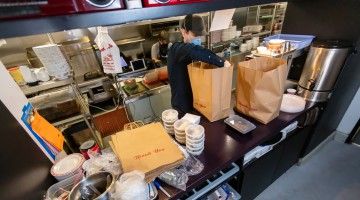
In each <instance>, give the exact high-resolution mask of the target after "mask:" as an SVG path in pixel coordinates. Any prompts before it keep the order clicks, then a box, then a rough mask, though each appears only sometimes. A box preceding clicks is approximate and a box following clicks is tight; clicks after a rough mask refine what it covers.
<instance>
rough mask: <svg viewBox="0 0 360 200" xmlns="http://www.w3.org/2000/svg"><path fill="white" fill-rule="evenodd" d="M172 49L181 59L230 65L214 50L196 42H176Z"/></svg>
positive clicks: (220, 65) (221, 65)
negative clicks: (195, 43)
mask: <svg viewBox="0 0 360 200" xmlns="http://www.w3.org/2000/svg"><path fill="white" fill-rule="evenodd" d="M170 51H174V52H177V54H176V55H177V56H178V57H179V59H186V60H188V62H192V61H202V62H205V63H209V64H212V65H215V66H218V67H224V66H227V65H228V62H227V63H225V60H224V59H222V58H220V57H219V56H217V55H216V54H215V53H214V52H212V51H210V50H209V49H205V48H203V47H201V46H197V45H194V44H189V43H174V44H173V45H172V47H171V49H170Z"/></svg>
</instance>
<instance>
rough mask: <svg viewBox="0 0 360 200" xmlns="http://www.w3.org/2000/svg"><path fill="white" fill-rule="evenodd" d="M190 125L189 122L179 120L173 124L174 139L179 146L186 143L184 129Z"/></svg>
mask: <svg viewBox="0 0 360 200" xmlns="http://www.w3.org/2000/svg"><path fill="white" fill-rule="evenodd" d="M190 125H191V122H190V121H188V120H186V119H180V120H177V121H176V122H175V123H174V130H175V139H176V141H178V142H179V143H180V144H185V142H186V137H185V136H186V134H185V129H186V128H187V127H188V126H190Z"/></svg>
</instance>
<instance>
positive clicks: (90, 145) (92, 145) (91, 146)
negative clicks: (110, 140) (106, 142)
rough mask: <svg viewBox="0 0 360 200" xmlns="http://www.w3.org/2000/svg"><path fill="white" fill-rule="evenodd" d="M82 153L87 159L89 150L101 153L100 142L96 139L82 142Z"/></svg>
mask: <svg viewBox="0 0 360 200" xmlns="http://www.w3.org/2000/svg"><path fill="white" fill-rule="evenodd" d="M79 149H80V153H81V154H82V155H83V156H84V157H85V159H89V158H90V157H89V154H88V151H89V150H90V151H92V152H96V153H99V154H101V150H100V147H99V145H98V144H96V142H95V141H94V140H88V141H86V142H84V143H82V144H81V146H80V147H79Z"/></svg>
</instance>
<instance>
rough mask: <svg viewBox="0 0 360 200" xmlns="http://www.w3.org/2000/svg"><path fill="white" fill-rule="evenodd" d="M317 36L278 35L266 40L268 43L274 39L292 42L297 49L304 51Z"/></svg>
mask: <svg viewBox="0 0 360 200" xmlns="http://www.w3.org/2000/svg"><path fill="white" fill-rule="evenodd" d="M314 38H315V36H313V35H294V34H276V35H272V36H269V37H266V38H264V41H265V42H266V43H268V42H269V40H272V39H282V40H285V41H290V43H291V45H293V46H295V47H296V49H298V50H300V49H304V48H306V47H308V46H310V44H311V42H312V41H313V39H314Z"/></svg>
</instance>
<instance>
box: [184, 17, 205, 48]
mask: <svg viewBox="0 0 360 200" xmlns="http://www.w3.org/2000/svg"><path fill="white" fill-rule="evenodd" d="M180 31H181V34H182V36H183V38H184V42H186V43H190V42H191V41H192V40H193V39H194V38H195V37H199V36H203V35H205V34H206V31H205V24H204V20H203V19H202V18H201V17H200V16H198V15H186V17H185V19H183V20H182V21H181V22H180Z"/></svg>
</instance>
